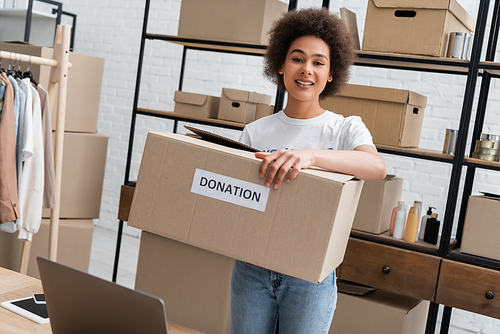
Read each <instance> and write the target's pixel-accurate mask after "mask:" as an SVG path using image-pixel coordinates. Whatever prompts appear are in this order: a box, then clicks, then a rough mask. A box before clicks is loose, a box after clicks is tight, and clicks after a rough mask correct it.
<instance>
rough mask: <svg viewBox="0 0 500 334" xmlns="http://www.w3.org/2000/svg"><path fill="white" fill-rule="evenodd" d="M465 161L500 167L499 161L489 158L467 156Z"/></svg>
mask: <svg viewBox="0 0 500 334" xmlns="http://www.w3.org/2000/svg"><path fill="white" fill-rule="evenodd" d="M465 162H466V163H471V164H476V165H483V166H490V167H497V168H500V162H498V161H488V160H483V159H475V158H465Z"/></svg>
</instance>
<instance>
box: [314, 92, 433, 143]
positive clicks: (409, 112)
mask: <svg viewBox="0 0 500 334" xmlns="http://www.w3.org/2000/svg"><path fill="white" fill-rule="evenodd" d="M320 104H321V106H322V107H323V108H325V109H327V110H330V111H333V112H334V113H337V114H340V115H343V116H352V115H356V116H360V117H361V118H362V119H363V122H364V123H365V125H366V127H367V128H368V130H370V132H371V134H372V136H373V142H374V143H375V144H381V145H390V146H397V147H418V145H419V142H420V133H421V132H422V122H423V120H424V111H425V106H426V105H427V97H425V96H423V95H420V94H417V93H414V92H411V91H408V90H401V89H391V88H381V87H370V86H361V85H346V86H345V88H344V89H343V90H342V91H341V92H340V93H339V94H337V95H335V96H333V97H329V98H326V99H324V100H320Z"/></svg>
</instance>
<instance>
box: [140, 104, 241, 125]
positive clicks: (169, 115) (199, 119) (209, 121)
mask: <svg viewBox="0 0 500 334" xmlns="http://www.w3.org/2000/svg"><path fill="white" fill-rule="evenodd" d="M137 111H138V113H140V114H141V113H147V114H149V115H153V116H154V115H158V117H161V116H167V118H171V119H177V120H179V121H187V122H200V123H203V124H212V125H225V126H230V127H234V128H240V129H243V128H244V127H245V125H246V124H245V123H237V122H231V121H225V120H222V119H215V118H206V117H199V116H192V115H186V114H180V113H174V112H172V111H162V110H152V109H144V108H137Z"/></svg>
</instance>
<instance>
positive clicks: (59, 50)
mask: <svg viewBox="0 0 500 334" xmlns="http://www.w3.org/2000/svg"><path fill="white" fill-rule="evenodd" d="M70 39H71V27H70V26H67V25H58V26H57V31H56V38H55V41H54V53H53V56H52V58H42V57H36V56H30V55H24V54H19V53H14V52H7V51H1V57H2V59H12V60H17V61H21V62H25V63H31V64H37V65H45V66H50V67H51V69H50V78H49V87H47V91H48V93H49V100H50V106H51V110H52V111H54V110H55V102H56V101H55V99H56V96H57V110H56V131H55V141H54V172H55V206H54V208H53V209H51V211H50V233H49V259H50V260H52V261H57V243H58V235H59V213H60V204H61V179H62V156H63V146H64V124H65V116H66V92H67V87H68V71H69V69H70V68H71V63H70V62H69V50H70ZM53 115H54V113H53V112H52V116H53ZM30 251H31V241H28V240H25V241H24V246H23V251H22V256H21V267H20V270H19V272H20V273H22V274H26V273H27V271H28V261H29V256H30Z"/></svg>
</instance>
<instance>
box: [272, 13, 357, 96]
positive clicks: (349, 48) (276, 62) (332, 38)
mask: <svg viewBox="0 0 500 334" xmlns="http://www.w3.org/2000/svg"><path fill="white" fill-rule="evenodd" d="M268 35H269V45H268V47H267V50H266V53H265V55H264V75H265V76H266V77H268V78H269V79H270V80H271V81H272V82H273V83H275V84H276V85H278V89H279V90H280V91H282V92H285V91H286V88H285V84H284V82H283V75H282V74H279V73H278V71H279V70H280V69H281V67H282V65H283V64H284V62H285V59H286V56H287V53H288V49H289V48H290V45H291V44H292V42H293V41H294V40H296V39H297V38H299V37H302V36H315V37H317V38H320V39H322V40H323V41H324V42H325V43H326V44H327V45H328V47H329V49H330V71H331V74H332V77H333V81H332V82H327V84H326V87H325V89H324V90H323V92H321V94H320V99H323V98H325V97H328V96H332V95H335V94H337V93H338V92H339V91H340V90H341V88H342V87H343V86H344V84H345V83H346V82H347V80H348V79H349V69H350V66H351V65H352V63H353V62H354V56H355V54H354V48H353V45H354V43H353V39H352V36H351V34H350V33H349V30H348V28H347V26H346V25H345V24H344V22H343V21H342V20H341V19H340V18H339V17H338V16H337V15H334V14H331V13H330V12H329V11H328V9H326V8H321V9H319V8H308V9H299V10H296V9H294V10H291V11H289V12H287V13H285V14H283V15H282V16H281V18H280V19H279V20H276V21H275V22H273V25H272V27H271V29H270V30H269V32H268Z"/></svg>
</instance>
